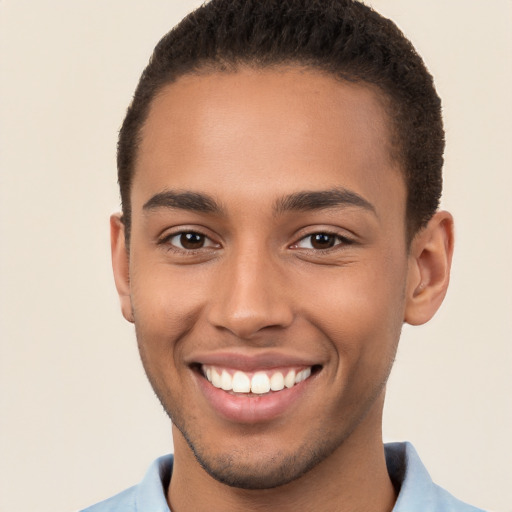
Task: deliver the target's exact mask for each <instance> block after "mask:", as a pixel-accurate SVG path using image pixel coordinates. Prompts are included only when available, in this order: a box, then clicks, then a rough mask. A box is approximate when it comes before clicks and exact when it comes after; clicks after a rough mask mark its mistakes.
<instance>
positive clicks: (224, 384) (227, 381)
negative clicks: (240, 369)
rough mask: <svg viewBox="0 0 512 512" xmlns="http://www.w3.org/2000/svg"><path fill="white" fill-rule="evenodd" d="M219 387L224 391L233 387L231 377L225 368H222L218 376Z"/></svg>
mask: <svg viewBox="0 0 512 512" xmlns="http://www.w3.org/2000/svg"><path fill="white" fill-rule="evenodd" d="M220 387H221V388H222V389H223V390H224V391H230V390H231V389H233V379H232V378H231V375H229V373H228V372H227V371H226V370H222V375H221V376H220Z"/></svg>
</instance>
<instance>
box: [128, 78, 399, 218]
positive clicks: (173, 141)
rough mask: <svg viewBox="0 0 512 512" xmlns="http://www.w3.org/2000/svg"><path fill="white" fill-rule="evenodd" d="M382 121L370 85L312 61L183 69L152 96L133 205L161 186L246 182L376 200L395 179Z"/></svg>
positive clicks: (258, 190)
mask: <svg viewBox="0 0 512 512" xmlns="http://www.w3.org/2000/svg"><path fill="white" fill-rule="evenodd" d="M388 125H389V119H388V116H387V114H386V111H385V108H384V101H383V98H382V97H381V96H380V94H379V92H378V91H377V90H376V89H375V88H373V87H371V86H370V85H366V84H353V83H348V82H345V81H339V80H336V79H335V78H334V77H331V76H330V75H326V74H324V73H322V72H319V71H314V70H310V69H300V68H273V69H264V70H261V69H259V70H257V69H241V70H239V71H237V72H230V73H224V72H212V73H205V74H198V75H185V76H182V77H180V78H179V79H178V80H177V81H176V82H174V83H172V84H170V85H168V86H166V87H164V88H163V89H162V90H161V91H160V93H159V94H158V95H157V96H156V97H155V99H154V100H153V102H152V105H151V107H150V111H149V114H148V118H147V120H146V123H145V125H144V127H143V129H142V132H141V134H142V138H141V144H140V147H139V152H138V157H137V161H136V165H135V176H134V181H133V187H132V205H133V206H134V209H135V207H136V203H137V202H139V203H140V204H142V203H143V201H144V200H145V199H146V200H147V198H149V197H150V196H151V195H153V194H155V193H157V192H159V190H158V189H161V190H163V189H167V188H176V189H186V190H188V189H193V190H194V191H199V192H205V193H208V194H209V195H213V196H216V195H218V194H220V195H222V194H225V193H226V191H231V192H233V194H234V193H235V192H236V193H237V194H238V197H243V195H244V192H245V191H246V190H247V189H248V188H249V189H250V190H251V194H250V195H251V197H252V196H255V194H256V195H257V196H258V197H259V198H261V197H262V196H268V199H269V202H271V201H273V200H274V199H275V197H274V196H275V195H277V194H279V193H283V194H284V193H290V192H296V191H301V190H304V189H309V190H317V189H319V188H332V187H343V188H348V189H350V190H354V191H356V192H357V193H360V194H361V195H363V197H365V196H366V197H368V196H370V198H372V199H373V201H377V202H379V201H380V198H379V196H381V195H382V191H383V190H385V189H386V186H388V185H389V186H391V187H397V186H398V187H399V188H400V189H404V184H403V179H402V175H401V173H400V170H399V168H398V164H397V163H396V162H394V161H393V159H392V158H391V154H392V152H391V143H390V140H391V137H390V129H389V126H388ZM269 183H272V187H269ZM161 190H160V191H161ZM395 197H396V196H395ZM396 199H397V200H398V199H400V200H401V198H396Z"/></svg>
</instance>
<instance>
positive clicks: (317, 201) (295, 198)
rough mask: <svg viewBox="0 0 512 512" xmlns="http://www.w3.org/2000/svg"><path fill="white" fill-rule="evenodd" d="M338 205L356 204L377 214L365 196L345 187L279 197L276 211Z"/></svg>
mask: <svg viewBox="0 0 512 512" xmlns="http://www.w3.org/2000/svg"><path fill="white" fill-rule="evenodd" d="M336 206H356V207H358V208H362V209H364V210H368V211H370V212H372V213H373V214H374V215H376V216H377V212H376V210H375V207H374V206H373V205H372V204H371V203H370V202H369V201H367V200H366V199H365V198H364V197H362V196H360V195H359V194H356V193H355V192H352V191H351V190H347V189H345V188H333V189H329V190H318V191H317V190H313V191H304V192H297V193H295V194H290V195H288V196H285V197H283V198H280V199H278V200H277V201H276V202H275V204H274V211H275V212H276V213H284V212H287V211H312V210H323V209H327V208H333V207H336Z"/></svg>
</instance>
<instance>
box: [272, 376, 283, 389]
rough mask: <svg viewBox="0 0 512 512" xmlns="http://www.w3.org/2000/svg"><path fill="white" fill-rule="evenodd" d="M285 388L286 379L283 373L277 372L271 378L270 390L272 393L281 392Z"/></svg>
mask: <svg viewBox="0 0 512 512" xmlns="http://www.w3.org/2000/svg"><path fill="white" fill-rule="evenodd" d="M283 388H284V377H283V374H282V373H281V372H276V373H274V375H272V377H270V389H271V390H272V391H281V390H282V389H283Z"/></svg>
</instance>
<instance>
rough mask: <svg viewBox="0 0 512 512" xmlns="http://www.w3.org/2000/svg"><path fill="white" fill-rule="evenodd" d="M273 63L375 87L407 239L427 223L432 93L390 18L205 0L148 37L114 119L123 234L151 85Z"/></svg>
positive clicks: (350, 5) (431, 188) (345, 2)
mask: <svg viewBox="0 0 512 512" xmlns="http://www.w3.org/2000/svg"><path fill="white" fill-rule="evenodd" d="M276 65H277V66H280V65H283V66H288V65H298V66H306V67H309V68H312V69H316V70H320V71H323V72H326V73H328V74H330V75H332V76H335V77H337V78H338V79H341V80H347V81H350V82H356V83H357V82H362V83H369V84H372V85H373V86H376V87H377V88H378V90H380V91H381V92H382V93H383V95H384V98H385V99H386V100H387V102H386V103H387V105H388V106H387V112H388V115H389V119H390V121H391V132H392V133H391V136H392V146H393V148H394V151H393V153H395V154H394V155H393V156H394V157H396V158H397V159H398V161H399V163H400V167H401V169H402V171H403V173H404V179H405V183H406V186H407V216H406V228H407V235H408V240H411V239H412V237H413V235H414V234H415V233H416V232H417V231H418V230H419V229H421V228H422V227H424V226H425V225H426V224H427V223H428V221H429V219H430V218H431V217H432V215H433V214H434V213H435V211H436V210H437V208H438V206H439V199H440V196H441V190H442V166H443V151H444V130H443V122H442V116H441V100H440V99H439V96H438V95H437V93H436V90H435V87H434V83H433V79H432V76H431V75H430V73H429V72H428V70H427V69H426V67H425V64H424V63H423V60H422V59H421V57H420V56H419V55H418V54H417V53H416V51H415V49H414V47H413V46H412V44H411V43H410V41H409V40H408V39H407V38H406V37H405V36H404V35H403V33H402V32H401V31H400V30H399V29H398V27H397V26H396V25H395V24H394V23H393V22H392V21H390V20H388V19H386V18H384V17H382V16H381V15H380V14H378V13H377V12H375V11H374V10H373V9H371V8H370V7H368V6H366V5H364V4H363V3H361V2H359V1H356V0H210V1H209V2H207V3H205V4H203V5H202V6H201V7H199V8H198V9H196V10H195V11H193V12H192V13H190V14H189V15H188V16H186V17H185V18H184V19H183V20H182V21H181V22H180V23H179V24H178V25H177V26H176V27H174V28H173V29H172V30H171V31H170V32H168V33H167V34H166V35H165V36H164V37H163V38H162V39H161V40H160V42H159V43H158V44H157V46H156V47H155V49H154V51H153V55H152V56H151V59H150V61H149V64H148V65H147V67H146V69H145V70H144V72H143V73H142V76H141V78H140V81H139V83H138V86H137V89H136V91H135V94H134V97H133V101H132V103H131V104H130V106H129V108H128V111H127V114H126V117H125V119H124V122H123V125H122V127H121V130H120V134H119V142H118V152H117V166H118V180H119V187H120V191H121V201H122V209H123V221H124V223H125V232H126V237H127V240H128V241H129V234H130V221H131V205H130V191H131V183H132V181H133V174H134V167H135V160H136V156H137V150H138V147H139V144H140V139H141V128H142V126H143V125H144V122H145V120H146V118H147V115H148V112H149V108H150V105H151V102H152V100H153V98H154V97H155V95H156V94H157V93H158V92H159V91H160V90H161V89H162V88H163V87H164V86H165V85H167V84H169V83H172V82H174V81H175V80H176V79H177V78H179V77H180V76H183V75H185V74H194V73H199V72H205V71H206V72H208V71H212V72H214V71H217V72H219V71H220V72H222V71H236V70H237V68H239V67H240V66H251V67H256V68H268V67H272V66H276Z"/></svg>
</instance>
